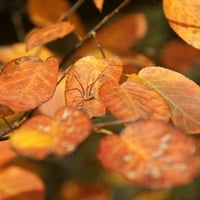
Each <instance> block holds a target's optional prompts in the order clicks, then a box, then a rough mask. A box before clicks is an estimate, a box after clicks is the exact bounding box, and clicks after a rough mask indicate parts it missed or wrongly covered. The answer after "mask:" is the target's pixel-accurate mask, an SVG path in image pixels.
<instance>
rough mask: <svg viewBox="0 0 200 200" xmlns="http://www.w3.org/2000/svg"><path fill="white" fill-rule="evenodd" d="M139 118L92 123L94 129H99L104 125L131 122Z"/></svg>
mask: <svg viewBox="0 0 200 200" xmlns="http://www.w3.org/2000/svg"><path fill="white" fill-rule="evenodd" d="M139 120H140V119H122V120H117V121H111V122H102V123H97V124H95V125H94V129H99V128H102V127H105V126H113V125H119V124H125V123H133V122H138V121H139Z"/></svg>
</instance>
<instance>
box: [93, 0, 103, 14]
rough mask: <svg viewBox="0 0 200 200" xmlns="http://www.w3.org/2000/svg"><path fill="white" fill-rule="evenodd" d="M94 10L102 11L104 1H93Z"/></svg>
mask: <svg viewBox="0 0 200 200" xmlns="http://www.w3.org/2000/svg"><path fill="white" fill-rule="evenodd" d="M93 2H94V5H95V6H96V8H97V9H98V10H99V11H100V12H101V11H102V9H103V4H104V0H93Z"/></svg>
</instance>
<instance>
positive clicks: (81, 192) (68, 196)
mask: <svg viewBox="0 0 200 200" xmlns="http://www.w3.org/2000/svg"><path fill="white" fill-rule="evenodd" d="M81 199H85V200H110V199H111V192H110V191H109V189H108V188H107V187H106V186H104V185H102V184H99V183H92V184H81V183H77V182H75V181H74V182H72V181H71V182H66V183H65V184H64V185H63V186H62V188H61V200H81Z"/></svg>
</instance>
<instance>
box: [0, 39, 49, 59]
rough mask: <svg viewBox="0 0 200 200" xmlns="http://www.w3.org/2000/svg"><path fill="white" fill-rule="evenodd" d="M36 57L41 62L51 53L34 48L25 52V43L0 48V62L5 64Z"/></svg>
mask: <svg viewBox="0 0 200 200" xmlns="http://www.w3.org/2000/svg"><path fill="white" fill-rule="evenodd" d="M31 55H37V56H38V57H40V58H41V59H42V60H45V59H47V58H48V57H50V56H52V55H53V53H52V52H51V51H50V50H48V49H47V48H45V47H36V48H34V49H32V50H30V51H26V44H25V43H16V44H12V45H9V46H0V62H2V63H7V62H9V61H11V60H13V59H15V58H19V57H23V56H31Z"/></svg>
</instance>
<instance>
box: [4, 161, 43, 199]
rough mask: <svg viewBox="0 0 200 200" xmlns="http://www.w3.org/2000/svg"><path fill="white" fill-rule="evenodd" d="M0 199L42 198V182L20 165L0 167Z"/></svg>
mask: <svg viewBox="0 0 200 200" xmlns="http://www.w3.org/2000/svg"><path fill="white" fill-rule="evenodd" d="M0 199H1V200H17V199H19V200H27V199H28V200H36V199H37V200H44V199H45V188H44V184H43V183H42V181H41V180H40V179H39V177H37V175H36V174H34V173H32V172H30V171H27V170H25V169H23V168H21V167H18V166H11V165H10V166H6V167H3V168H0Z"/></svg>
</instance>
